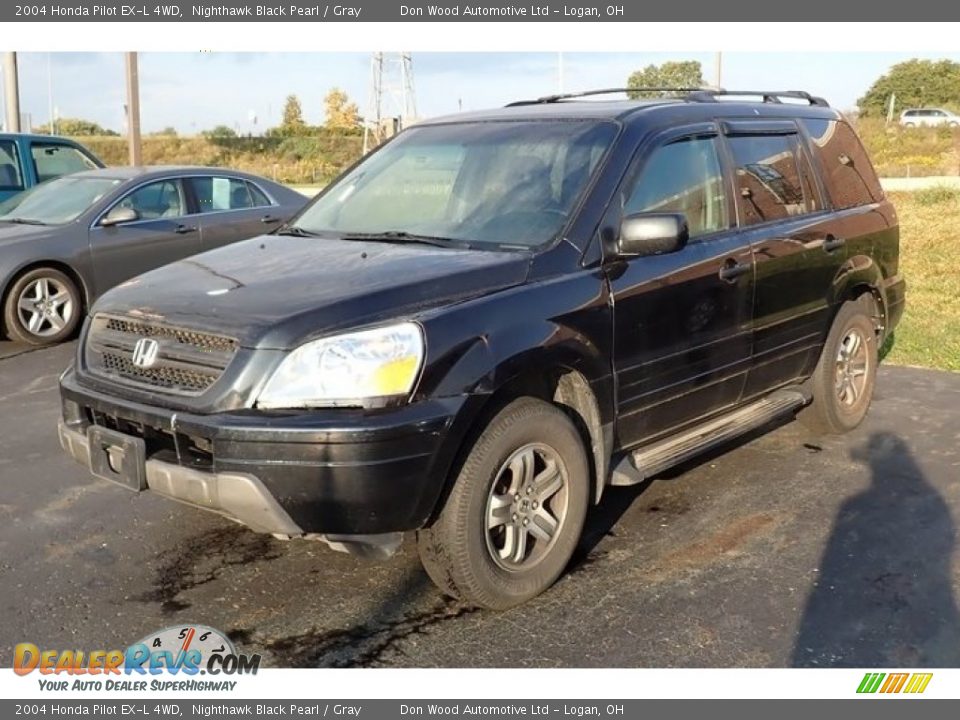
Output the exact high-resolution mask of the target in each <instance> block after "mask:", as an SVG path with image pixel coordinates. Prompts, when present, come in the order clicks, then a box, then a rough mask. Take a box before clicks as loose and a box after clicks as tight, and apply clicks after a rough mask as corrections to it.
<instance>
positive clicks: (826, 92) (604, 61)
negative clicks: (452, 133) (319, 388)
mask: <svg viewBox="0 0 960 720" xmlns="http://www.w3.org/2000/svg"><path fill="white" fill-rule="evenodd" d="M370 56H371V54H370V53H369V52H357V53H332V52H331V53H323V52H316V53H279V52H251V53H184V52H181V53H141V54H140V60H139V62H140V95H141V102H140V104H141V124H142V128H143V131H144V132H154V131H158V130H161V129H163V128H166V127H174V128H175V129H176V130H177V132H179V133H180V134H193V133H197V132H200V131H201V130H205V129H209V128H212V127H214V126H215V125H227V126H230V127H232V128H234V129H236V130H238V131H239V132H242V133H244V134H245V133H248V132H253V133H256V132H258V131H260V130H262V129H264V128H267V127H271V126H274V125H277V124H279V122H280V116H281V111H282V109H283V103H284V99H285V98H286V96H287V95H289V94H291V93H292V94H296V95H297V96H298V97H299V98H300V101H301V104H302V106H303V112H304V117H305V119H306V121H307V122H308V123H311V124H319V123H322V122H323V119H324V117H323V116H324V110H323V98H324V96H325V95H326V94H327V92H328V91H329V90H330V89H331V88H332V87H339V88H341V89H343V90H345V91H346V92H347V94H348V95H349V96H350V98H351V99H352V100H353V101H354V102H356V103H357V105H358V106H359V108H360V111H361V114H363V113H364V112H365V110H366V107H367V104H368V95H369V86H370ZM412 57H413V73H414V85H415V90H416V102H417V111H418V114H419V116H420V117H431V116H436V115H442V114H447V113H452V112H457V110H458V109H461V108H462V109H463V110H475V109H480V108H485V107H496V106H501V105H504V104H506V103H508V102H510V101H513V100H518V99H523V98H532V97H538V96H540V95H545V94H549V93H553V92H556V91H557V90H558V88H559V87H560V83H561V77H560V76H561V73H560V71H559V68H560V65H561V63H562V67H563V71H562V84H563V88H564V89H565V90H567V91H572V90H580V89H587V88H604V87H622V86H623V85H624V84H625V82H626V79H627V77H628V76H629V74H630V73H631V72H632V71H634V70H636V69H639V68H642V67H644V66H646V65H649V64H651V63H655V64H660V63H662V62H665V61H668V60H699V61H700V62H701V64H702V66H703V74H704V78H705V80H706V81H707V82H709V83H713V82H715V78H716V54H715V53H714V52H670V53H663V52H658V53H643V52H637V53H622V52H616V53H595V52H591V53H563V54H562V55H561V54H558V53H499V52H489V53H441V52H414V53H413V55H412ZM911 57H920V58H928V59H940V58H947V59H950V60H956V61H960V53H953V54H943V53H934V54H930V53H923V52H918V53H890V52H860V53H826V52H822V53H797V52H784V53H769V52H763V53H760V52H757V53H750V52H726V53H724V54H723V60H722V71H723V74H722V83H723V86H724V87H727V88H741V89H751V90H757V89H763V90H773V89H775V90H786V89H790V90H794V89H801V90H807V91H809V92H812V93H814V94H816V95H822V96H824V97H826V98H827V100H829V101H830V103H831V105H833V106H834V107H837V108H839V109H841V110H849V109H853V108H854V107H855V106H856V100H857V98H858V97H860V96H861V95H862V94H863V93H864V92H865V91H866V89H867V88H868V87H869V86H870V85H871V84H872V83H873V81H874V80H876V79H877V78H878V77H879V76H880V75H882V74H883V73H885V72H886V71H887V70H888V69H889V68H890V67H891V66H892V65H893V64H895V63H897V62H901V61H903V60H907V59H909V58H911ZM18 60H19V71H20V98H21V99H20V105H21V111H22V112H24V113H29V114H30V116H31V120H32V123H33V125H34V126H36V125H41V124H44V123H46V122H48V121H49V118H50V110H51V107H53V108H54V110H55V112H56V114H57V116H58V117H80V118H83V119H86V120H93V121H95V122H98V123H100V124H101V125H103V126H104V127H107V128H111V129H113V130H117V131H119V132H123V131H124V119H123V103H124V63H123V56H122V54H120V53H95V52H83V53H20V54H19V55H18ZM51 100H52V102H51Z"/></svg>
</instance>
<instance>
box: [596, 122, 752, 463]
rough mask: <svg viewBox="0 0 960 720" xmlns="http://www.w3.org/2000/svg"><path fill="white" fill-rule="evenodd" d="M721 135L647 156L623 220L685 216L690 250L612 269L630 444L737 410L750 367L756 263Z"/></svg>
mask: <svg viewBox="0 0 960 720" xmlns="http://www.w3.org/2000/svg"><path fill="white" fill-rule="evenodd" d="M724 178H725V173H724V172H723V165H722V163H721V157H720V153H719V152H718V138H717V129H716V127H715V126H714V125H712V124H710V125H709V126H701V127H700V128H698V129H697V131H696V132H695V133H693V134H685V135H681V136H671V137H669V138H667V139H661V141H659V142H658V143H655V144H654V147H653V148H652V149H650V150H648V151H642V152H641V156H640V157H639V160H638V162H637V164H636V166H635V170H634V172H633V177H632V178H631V175H630V174H629V173H628V180H627V182H626V183H625V184H624V186H623V188H622V190H621V192H620V194H619V202H620V204H621V208H622V210H621V212H622V215H628V214H634V213H641V212H674V213H682V214H683V215H685V216H686V219H687V223H688V225H689V228H690V241H689V243H688V245H687V247H686V248H684V249H683V250H681V251H679V252H676V253H671V254H666V255H657V256H649V257H640V258H634V259H630V260H619V261H615V262H612V263H608V265H607V273H608V278H609V282H610V287H611V293H612V295H613V303H614V308H613V313H614V348H615V349H614V371H615V375H616V380H617V406H618V411H619V418H618V436H619V437H618V441H619V445H620V446H621V447H630V446H633V445H637V444H639V443H642V442H644V441H647V440H652V439H654V438H656V437H657V436H659V435H663V434H665V433H666V432H667V431H669V430H671V429H674V428H677V427H679V426H682V425H685V424H688V423H691V422H693V421H696V420H698V419H700V418H703V417H705V416H707V415H710V414H713V413H715V412H717V411H719V410H721V409H723V408H726V407H729V406H732V405H734V404H736V403H737V402H738V401H739V399H740V396H741V392H742V390H743V385H744V379H745V377H746V374H747V372H748V370H749V366H750V324H751V320H752V316H751V312H752V305H753V287H754V282H753V274H754V266H753V258H752V253H751V250H750V245H749V243H748V242H747V241H745V240H744V239H743V238H742V237H741V235H740V233H739V232H738V231H737V229H736V227H735V225H736V223H735V222H733V206H732V203H731V201H730V192H729V187H728V183H727V181H726V180H725V179H724Z"/></svg>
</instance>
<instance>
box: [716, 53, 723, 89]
mask: <svg viewBox="0 0 960 720" xmlns="http://www.w3.org/2000/svg"><path fill="white" fill-rule="evenodd" d="M722 87H723V53H722V52H720V51H717V89H718V90H719V89H720V88H722Z"/></svg>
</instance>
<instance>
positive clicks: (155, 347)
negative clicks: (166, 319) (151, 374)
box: [131, 338, 160, 368]
mask: <svg viewBox="0 0 960 720" xmlns="http://www.w3.org/2000/svg"><path fill="white" fill-rule="evenodd" d="M159 352H160V343H158V342H157V341H156V340H154V339H153V338H140V339H139V340H137V344H136V345H134V346H133V356H132V358H131V359H132V360H133V364H134V365H136V366H137V367H139V368H148V367H153V364H154V363H155V362H156V361H157V354H158V353H159Z"/></svg>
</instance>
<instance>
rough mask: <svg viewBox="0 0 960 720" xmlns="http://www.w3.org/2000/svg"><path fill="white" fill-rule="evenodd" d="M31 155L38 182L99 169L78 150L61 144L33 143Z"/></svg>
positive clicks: (31, 144)
mask: <svg viewBox="0 0 960 720" xmlns="http://www.w3.org/2000/svg"><path fill="white" fill-rule="evenodd" d="M30 155H31V156H32V158H33V166H34V168H35V169H36V172H37V181H38V182H44V181H46V180H53V178H58V177H60V176H61V175H69V174H70V173H75V172H81V171H83V170H93V169H95V168H97V167H98V165H97V164H96V163H95V162H94V161H93V160H91V159H90V158H89V157H87V156H86V155H84V154H83V153H82V152H80V151H79V150H78V149H77V148H75V147H71V146H70V145H61V144H59V143H48V142H31V143H30Z"/></svg>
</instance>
